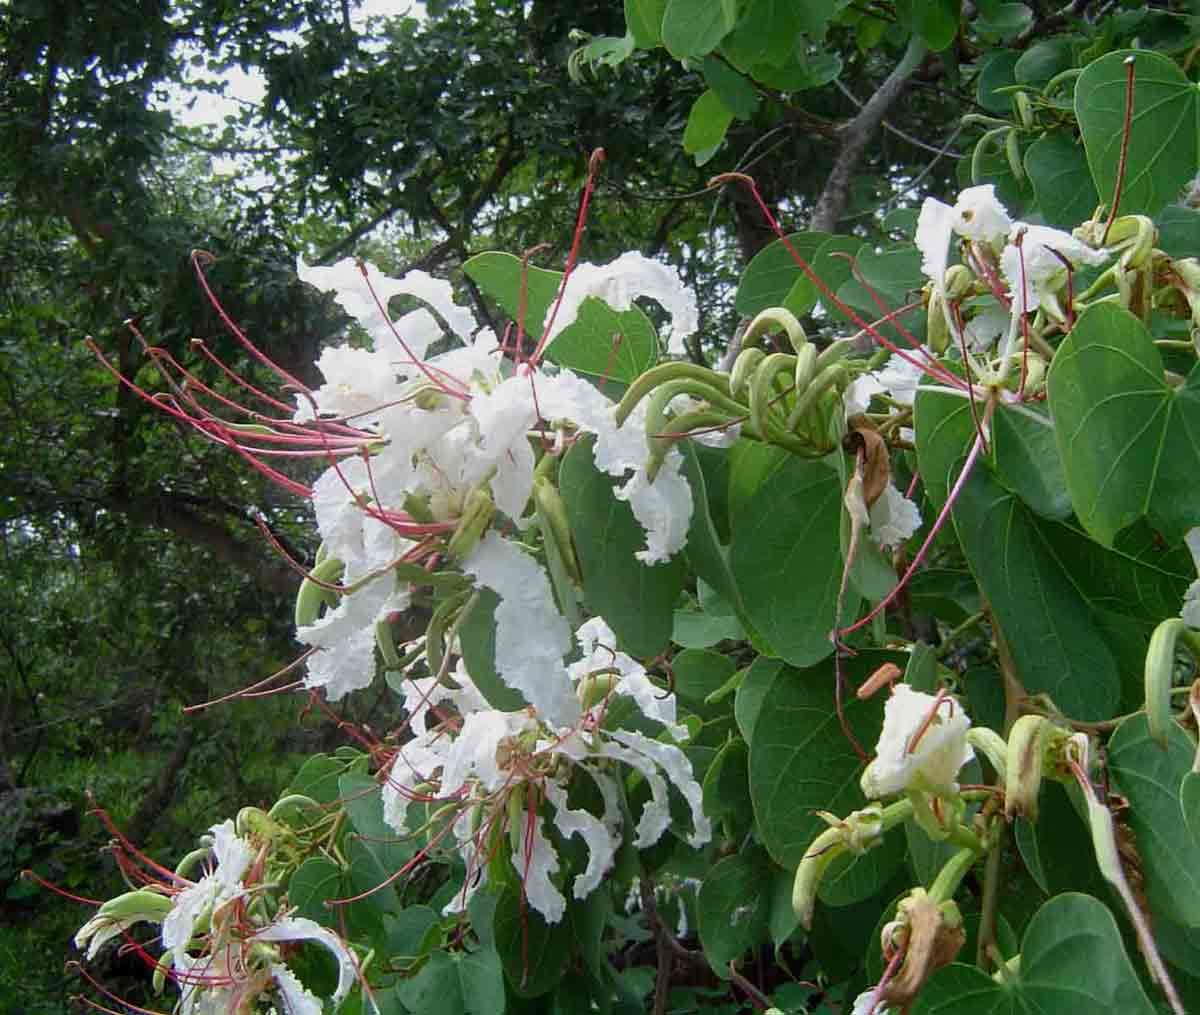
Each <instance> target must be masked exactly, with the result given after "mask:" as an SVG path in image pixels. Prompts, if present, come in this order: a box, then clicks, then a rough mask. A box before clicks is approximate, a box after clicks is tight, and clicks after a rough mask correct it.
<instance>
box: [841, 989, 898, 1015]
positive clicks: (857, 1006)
mask: <svg viewBox="0 0 1200 1015" xmlns="http://www.w3.org/2000/svg"><path fill="white" fill-rule="evenodd" d="M875 995H876V988H875V987H871V988H870V989H869V990H864V991H863V992H862V993H861V994H859V995H858V997H856V998H855V999H854V1007H853V1009H851V1011H850V1015H888V1012H889V1011H890V1010H891V1009H890V1008H888V1006H887V1005H886V1004H884V1003H883V1002H882V1001H879V1002H878V1003H877V1004H875V1005H874V1007H872V1003H873V1002H875V1001H876V1000H877V999H876V996H875Z"/></svg>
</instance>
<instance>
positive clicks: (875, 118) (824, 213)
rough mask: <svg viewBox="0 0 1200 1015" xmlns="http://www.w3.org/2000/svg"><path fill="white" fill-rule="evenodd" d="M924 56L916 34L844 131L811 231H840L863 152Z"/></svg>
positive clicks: (811, 224)
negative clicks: (839, 225)
mask: <svg viewBox="0 0 1200 1015" xmlns="http://www.w3.org/2000/svg"><path fill="white" fill-rule="evenodd" d="M924 56H925V44H924V43H923V42H921V40H920V39H918V38H917V37H916V36H915V35H914V36H913V37H912V39H911V40H910V41H909V43H908V49H906V50H905V51H904V56H903V57H902V58H901V60H900V62H899V63H898V64H896V66H895V67H894V68H893V69H892V72H891V73H890V74H889V75H888V76H887V78H886V79H885V80H884V82H883V84H882V85H880V86H879V89H878V90H877V91H876V92H875V94H874V95H872V96H871V98H870V99H869V100H868V101H867V104H866V105H865V106H863V107H862V109H860V110H859V111H858V115H857V116H856V117H855V118H854V119H853V120H851V121H850V122H849V123H848V124H847V125H846V127H845V129H844V130H843V131H842V150H841V152H840V153H839V154H838V157H837V161H836V162H834V164H833V171H832V172H831V173H830V174H829V179H828V180H827V181H826V182H825V189H824V190H823V191H822V192H821V196H820V198H818V200H817V207H816V210H815V211H814V212H813V216H812V220H811V221H810V222H809V225H808V228H809V229H812V230H814V231H818V232H828V233H832V232H835V231H836V229H837V223H838V219H840V218H841V217H842V212H843V210H845V207H846V201H847V199H848V198H849V195H850V180H851V177H852V176H853V175H854V170H855V168H856V167H857V166H858V163H859V160H860V159H861V158H862V156H863V152H865V151H866V150H867V145H868V143H869V142H870V140H871V137H872V136H873V135H874V133H875V131H876V129H877V128H878V127H879V125H880V123H882V122H883V118H884V117H885V116H886V115H887V111H888V110H889V109H890V108H891V107H892V105H893V104H894V103H895V102H896V100H897V99H898V98H900V95H901V93H902V92H903V91H904V87H905V85H907V83H908V79H909V78H910V77H911V76H912V74H913V71H915V70H916V69H917V66H918V64H920V62H921V60H922V58H923V57H924Z"/></svg>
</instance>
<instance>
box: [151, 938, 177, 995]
mask: <svg viewBox="0 0 1200 1015" xmlns="http://www.w3.org/2000/svg"><path fill="white" fill-rule="evenodd" d="M174 956H175V949H174V948H168V949H167V950H166V951H165V952H163V953H162V954H161V955H160V956H159V957H158V961H157V962H156V963H155V964H154V974H153V975H152V976H151V977H150V983H151V986H153V987H154V993H155V994H161V993H162V992H163V988H164V987H165V986H166V985H167V976H168V975H169V974H170V972H171V965H172V963H173V960H174Z"/></svg>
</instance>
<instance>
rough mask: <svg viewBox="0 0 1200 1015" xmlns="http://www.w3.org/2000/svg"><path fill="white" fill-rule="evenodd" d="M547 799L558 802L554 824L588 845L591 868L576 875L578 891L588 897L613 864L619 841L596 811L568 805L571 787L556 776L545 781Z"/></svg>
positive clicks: (588, 865)
mask: <svg viewBox="0 0 1200 1015" xmlns="http://www.w3.org/2000/svg"><path fill="white" fill-rule="evenodd" d="M543 788H544V790H545V793H546V799H547V800H549V801H550V803H551V804H552V805H553V806H554V812H555V813H554V827H555V828H557V829H558V830H559V831H560V832H562V834H563V835H564V836H565V837H566V838H570V837H571V836H572V835H578V836H579V837H580V838H581V839H582V840H583V841H584V843H585V844H586V845H587V848H588V863H587V868H586V869H585V870H584V872H583V873H582V874H578V875H576V877H575V884H574V888H573V891H574V894H575V898H577V899H586V898H587V897H588V896H589V895H590V894H591V893H592V892H593V891H594V890H595V889H596V888H597V887H598V886H599V884H600V881H601V880H602V879H603V877H604V875H605V874H607V873H608V871H609V869H610V868H611V867H612V865H613V857H614V856H616V852H617V842H616V840H614V838H613V836H612V835H611V834H610V832H609V830H608V828H607V826H606V825H605V824H604V822H603V821H601V820H600V819H599V818H597V817H596V816H595V815H593V814H591V813H589V812H588V811H583V810H572V809H571V808H569V807H568V806H567V791H566V790H565V789H563V788H562V787H561V786H559V785H558V783H556V782H555V781H554V780H553V779H548V780H546V782H545V783H544V784H543Z"/></svg>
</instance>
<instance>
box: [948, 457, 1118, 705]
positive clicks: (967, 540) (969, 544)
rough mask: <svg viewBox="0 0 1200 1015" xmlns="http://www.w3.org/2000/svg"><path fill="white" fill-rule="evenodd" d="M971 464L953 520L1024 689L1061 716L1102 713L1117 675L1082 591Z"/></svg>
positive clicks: (1004, 495) (1114, 692)
mask: <svg viewBox="0 0 1200 1015" xmlns="http://www.w3.org/2000/svg"><path fill="white" fill-rule="evenodd" d="M1048 524H1049V523H1042V524H1041V525H1039V523H1038V520H1037V519H1036V516H1034V515H1033V514H1032V513H1031V512H1030V511H1029V510H1028V509H1027V508H1026V507H1025V506H1024V505H1023V504H1022V503H1021V501H1020V500H1019V499H1018V498H1017V497H1016V496H1015V495H1014V494H1012V493H1010V492H1009V491H1008V490H1005V489H1004V487H1002V486H1001V485H1000V484H999V483H998V482H996V480H995V478H994V477H993V476H992V475H991V473H990V472H989V470H988V469H987V467H986V466H983V465H980V466H978V467H977V468H976V469H975V471H974V473H972V475H971V477H970V478H969V479H968V480H967V482H966V483H965V484H964V486H963V488H962V490H961V491H960V494H959V498H958V501H957V503H956V504H955V506H954V526H955V529H956V531H957V532H958V535H959V540H960V541H961V543H962V547H963V550H964V551H965V552H966V555H967V559H968V561H969V562H970V564H971V570H972V572H974V574H975V577H976V579H977V580H978V582H979V585H980V587H981V588H982V589H983V592H984V594H985V595H986V596H987V597H988V600H989V601H990V602H991V606H992V610H993V612H994V615H995V617H996V620H997V621H998V622H999V626H1000V629H1001V631H1003V633H1004V637H1005V639H1006V640H1007V641H1008V643H1009V648H1010V649H1011V651H1012V654H1013V658H1014V660H1015V662H1016V664H1017V671H1018V672H1019V673H1020V675H1021V681H1022V683H1023V684H1024V686H1025V689H1026V690H1027V691H1029V692H1030V693H1033V694H1037V693H1042V692H1044V693H1046V694H1049V695H1050V696H1051V697H1052V698H1053V699H1054V702H1055V704H1057V705H1058V707H1059V708H1061V709H1062V710H1063V711H1064V712H1065V713H1066V714H1067V715H1069V716H1071V717H1072V718H1079V719H1089V720H1094V719H1104V718H1107V717H1108V716H1111V715H1112V714H1113V712H1114V711H1115V710H1116V706H1117V703H1118V701H1119V700H1120V693H1121V680H1120V675H1119V673H1118V669H1117V665H1116V661H1115V660H1114V658H1113V655H1112V652H1111V651H1110V650H1109V648H1108V646H1107V645H1106V644H1105V643H1104V641H1103V640H1102V638H1101V636H1100V634H1099V632H1098V630H1097V628H1096V626H1095V624H1094V622H1093V620H1092V615H1091V613H1092V611H1091V608H1090V607H1089V604H1088V603H1087V601H1086V600H1085V599H1084V593H1083V592H1081V590H1080V589H1079V588H1078V587H1077V586H1076V585H1075V584H1074V582H1073V581H1072V576H1071V575H1069V574H1068V573H1067V572H1066V571H1065V570H1064V569H1063V567H1062V566H1061V564H1060V563H1059V562H1058V561H1057V560H1056V559H1055V558H1054V556H1053V555H1052V554H1051V553H1050V552H1048V548H1047V546H1046V544H1045V536H1044V530H1043V528H1042V526H1043V525H1048Z"/></svg>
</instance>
